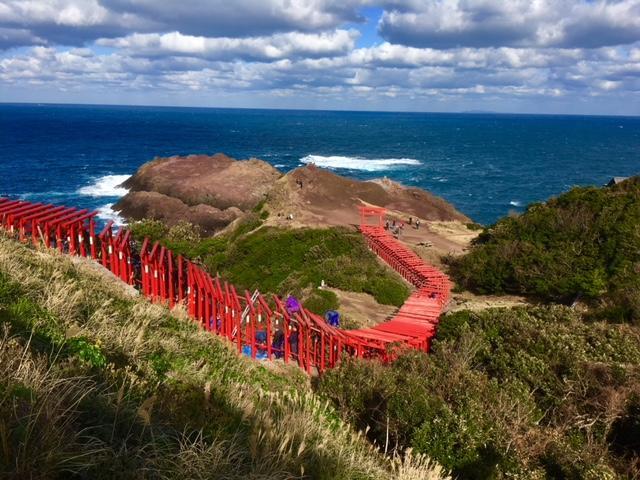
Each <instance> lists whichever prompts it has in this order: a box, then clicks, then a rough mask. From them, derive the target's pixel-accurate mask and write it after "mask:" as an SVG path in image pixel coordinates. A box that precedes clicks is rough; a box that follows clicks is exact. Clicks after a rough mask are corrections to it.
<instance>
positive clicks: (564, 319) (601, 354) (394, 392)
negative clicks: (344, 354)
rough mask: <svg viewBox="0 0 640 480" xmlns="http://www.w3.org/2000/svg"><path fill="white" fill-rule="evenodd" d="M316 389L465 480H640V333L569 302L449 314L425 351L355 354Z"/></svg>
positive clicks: (357, 420) (360, 422)
mask: <svg viewBox="0 0 640 480" xmlns="http://www.w3.org/2000/svg"><path fill="white" fill-rule="evenodd" d="M319 388H320V392H321V393H323V394H324V395H325V396H327V397H329V398H331V399H332V400H333V403H334V405H336V407H337V408H338V409H339V410H340V411H341V412H342V413H343V415H344V417H345V419H347V420H349V421H350V422H353V423H354V424H356V425H357V426H359V427H361V428H365V426H367V425H368V426H370V427H371V428H370V430H369V433H368V434H369V436H370V438H371V439H372V440H375V441H376V442H377V443H378V444H379V445H388V446H389V448H394V447H396V446H400V447H412V448H413V449H414V451H418V452H422V453H426V454H428V455H429V456H430V457H431V458H433V459H435V460H437V461H438V462H440V463H441V464H443V465H444V466H445V467H447V468H451V469H452V470H453V473H454V476H457V478H461V479H478V480H484V479H490V478H492V479H499V478H531V479H542V478H551V479H563V480H564V479H593V480H595V479H613V478H638V477H639V476H640V328H638V327H635V326H631V325H627V324H611V323H606V322H595V323H585V322H583V321H582V319H581V318H580V317H579V316H578V315H577V314H576V313H575V312H574V311H573V310H571V309H569V308H567V307H559V306H555V307H544V308H542V307H540V308H534V307H529V308H514V309H492V310H487V311H484V312H481V313H471V312H467V311H464V312H460V313H456V314H451V315H447V316H444V317H443V319H442V321H441V324H440V329H439V332H438V339H437V341H436V342H435V343H434V347H433V351H432V353H431V354H430V355H428V356H427V355H424V354H419V353H415V352H414V353H410V354H407V355H405V356H403V357H401V358H400V359H398V360H397V361H396V362H395V363H393V364H391V365H388V366H384V365H380V364H377V363H374V362H363V361H357V360H350V361H348V362H346V363H343V364H342V365H341V366H340V367H339V368H337V369H335V370H332V371H329V372H328V373H327V374H326V375H324V376H323V377H322V379H321V382H320V387H319Z"/></svg>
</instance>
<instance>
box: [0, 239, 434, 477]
mask: <svg viewBox="0 0 640 480" xmlns="http://www.w3.org/2000/svg"><path fill="white" fill-rule="evenodd" d="M109 275H110V274H106V273H104V272H102V271H101V269H100V267H96V266H95V265H94V264H92V263H90V262H86V261H84V260H78V259H75V260H72V259H70V258H67V257H62V256H59V255H57V254H55V252H53V253H52V252H49V251H47V252H40V251H35V250H32V249H30V248H27V247H26V246H23V245H20V244H18V243H17V242H15V241H13V240H8V239H6V238H4V237H2V236H0V329H1V331H0V477H2V478H65V479H66V478H91V479H102V478H132V479H133V478H200V479H206V478H224V479H234V478H238V479H240V478H242V479H244V478H254V479H258V478H270V479H271V478H275V479H277V478H287V479H289V478H321V479H322V478H325V479H334V478H342V479H353V478H356V479H366V478H371V479H378V478H382V479H384V478H403V479H414V478H415V479H437V478H442V476H443V475H442V472H441V471H440V470H439V469H438V468H436V467H434V466H430V465H429V464H428V462H427V461H426V459H425V458H424V457H417V456H413V457H412V456H407V457H405V458H404V460H400V459H399V458H396V459H390V458H388V457H385V456H383V455H382V454H380V453H379V452H378V451H377V450H375V449H374V448H373V447H372V446H371V445H370V444H369V443H368V442H367V441H366V440H365V439H364V438H363V437H362V436H361V435H358V434H356V433H355V431H354V430H353V429H352V428H351V427H350V426H349V425H348V424H345V423H344V422H343V421H341V420H340V417H339V415H338V413H337V412H336V411H335V409H334V408H333V407H331V406H329V405H328V404H327V403H326V402H325V401H324V400H321V398H320V397H318V396H317V395H316V394H314V393H313V391H312V390H311V387H310V385H309V380H308V378H307V377H306V376H304V375H303V374H302V373H301V372H299V371H298V370H297V369H296V368H295V367H290V368H285V366H284V365H282V364H277V363H272V364H269V365H265V364H259V363H256V362H253V361H250V360H247V359H244V358H240V357H238V356H237V355H236V353H235V351H234V350H233V349H232V348H230V346H229V345H228V344H227V343H226V342H225V341H223V340H221V339H218V338H216V337H213V336H212V335H210V334H208V333H206V332H204V331H201V330H199V329H198V328H197V327H196V326H194V325H193V324H192V323H191V322H190V320H188V319H187V318H185V316H184V314H183V313H181V312H180V311H174V312H173V313H169V312H168V311H167V310H166V309H165V308H164V307H161V306H157V305H151V304H149V303H148V302H147V301H146V300H144V299H142V298H139V297H135V296H131V292H128V291H127V290H126V289H125V288H124V287H123V286H122V285H121V284H120V283H119V282H117V281H114V280H113V279H111V277H110V276H109Z"/></svg>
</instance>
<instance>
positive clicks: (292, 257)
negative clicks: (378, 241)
mask: <svg viewBox="0 0 640 480" xmlns="http://www.w3.org/2000/svg"><path fill="white" fill-rule="evenodd" d="M256 226H259V222H251V221H249V222H248V223H245V224H241V225H240V226H239V227H238V228H237V229H236V230H235V231H234V232H233V233H232V234H230V235H227V236H222V237H215V238H200V236H199V235H198V233H197V232H196V231H194V230H193V228H192V227H190V226H189V225H188V224H183V225H178V226H176V227H173V228H171V229H169V230H168V229H166V228H165V227H164V226H163V225H162V224H161V223H159V222H157V221H143V222H138V223H134V224H133V225H132V226H131V228H132V230H133V232H134V235H136V237H137V238H139V239H141V238H143V237H144V236H149V237H150V238H152V239H154V240H160V241H161V242H162V243H163V244H165V245H167V246H168V247H169V248H171V249H173V250H174V251H176V252H178V253H183V254H185V255H187V256H188V257H189V258H197V259H200V261H201V262H202V263H203V264H204V265H205V266H206V267H207V268H208V270H209V271H210V272H211V273H212V274H215V273H216V272H219V273H220V274H221V275H222V276H223V277H224V278H226V279H229V280H230V281H232V282H233V283H235V284H236V285H238V286H241V287H244V288H247V289H250V290H253V289H256V288H257V289H259V290H260V291H261V292H269V293H277V294H280V295H284V294H286V293H293V294H296V295H298V296H305V300H306V302H305V305H306V306H307V308H309V309H311V310H312V311H315V312H316V313H319V314H323V313H324V311H325V310H327V309H330V308H336V307H337V301H338V300H337V297H336V296H335V294H333V293H332V292H327V291H325V292H318V291H317V290H316V289H311V290H307V291H310V292H311V293H305V290H306V289H308V288H309V287H316V286H318V285H319V284H320V282H321V281H322V280H324V281H325V282H326V283H327V285H329V286H330V287H335V288H338V289H341V290H346V291H351V292H365V293H369V294H371V295H372V296H373V297H374V298H375V299H376V300H377V301H378V302H379V303H382V304H385V305H395V306H400V305H402V304H403V303H404V301H405V300H406V299H407V297H408V296H409V288H408V287H407V285H406V283H405V282H404V281H403V280H402V278H401V277H400V276H399V275H397V274H396V273H394V272H393V271H391V270H390V269H388V268H385V267H384V266H382V265H381V264H380V262H379V261H378V260H377V258H376V257H375V255H374V254H373V253H371V252H370V251H369V250H368V248H367V247H366V244H365V242H364V240H363V239H362V236H361V235H360V234H359V233H357V232H353V231H350V230H347V229H340V228H327V229H310V228H306V229H296V230H286V229H277V228H259V229H257V230H253V228H254V227H256ZM251 230H253V231H251Z"/></svg>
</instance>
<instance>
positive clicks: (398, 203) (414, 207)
mask: <svg viewBox="0 0 640 480" xmlns="http://www.w3.org/2000/svg"><path fill="white" fill-rule="evenodd" d="M363 204H370V205H376V206H380V207H385V208H387V209H388V210H389V211H390V213H391V212H399V213H402V214H403V215H405V216H413V217H414V218H421V219H423V220H432V221H459V222H469V221H470V220H469V218H468V217H467V216H465V215H464V214H462V213H460V212H459V211H458V210H456V209H455V207H454V206H453V205H451V204H450V203H448V202H446V201H445V200H443V199H442V198H440V197H437V196H435V195H433V194H431V193H429V192H427V191H425V190H421V189H419V188H412V187H405V186H403V185H401V184H399V183H397V182H394V181H392V180H389V179H386V178H385V179H382V180H370V181H358V180H353V179H350V178H346V177H342V176H340V175H336V174H335V173H332V172H330V171H328V170H324V169H321V168H317V167H316V166H314V165H308V166H305V167H301V168H298V169H296V170H293V171H292V172H289V173H288V174H287V175H285V176H284V177H282V178H281V179H280V180H278V181H277V182H276V185H275V186H274V188H273V189H272V190H271V192H270V193H269V196H268V200H267V208H270V209H271V210H272V211H274V212H276V213H281V214H283V215H284V216H285V217H286V216H288V215H289V214H291V215H293V216H294V218H296V217H297V218H298V219H299V220H300V221H301V222H302V223H309V224H328V225H341V224H342V225H344V224H349V223H352V224H353V223H357V222H358V208H357V207H358V206H359V205H363Z"/></svg>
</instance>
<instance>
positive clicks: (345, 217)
mask: <svg viewBox="0 0 640 480" xmlns="http://www.w3.org/2000/svg"><path fill="white" fill-rule="evenodd" d="M124 186H125V187H126V188H128V189H129V193H128V194H127V195H126V196H125V197H123V198H122V199H121V200H120V201H119V202H118V203H117V204H116V205H115V206H114V209H115V210H117V211H119V212H120V214H121V215H122V216H124V217H126V218H128V219H133V220H140V219H143V218H153V219H157V220H161V221H163V222H165V223H166V224H167V225H169V226H171V225H174V224H176V223H178V222H180V221H183V220H186V221H188V222H190V223H193V224H195V225H198V226H199V227H200V228H201V229H202V231H203V232H204V233H205V234H212V233H215V232H218V231H221V230H223V229H224V228H225V227H227V226H228V225H229V224H231V223H232V222H234V220H237V219H239V218H242V217H243V216H244V215H247V214H249V213H250V212H252V211H253V210H254V209H255V208H256V207H257V206H258V205H260V206H263V207H264V211H265V212H267V214H268V218H267V219H266V223H267V224H271V225H278V226H290V227H305V226H309V227H322V226H335V225H353V224H357V223H358V209H357V207H358V206H359V205H377V206H381V207H385V208H387V209H388V210H389V212H390V213H391V214H392V215H396V216H398V218H408V217H409V216H411V217H413V218H419V219H421V220H422V221H439V222H461V223H465V222H469V221H470V220H469V219H468V218H467V217H466V216H465V215H463V214H462V213H460V212H458V211H457V210H456V209H455V208H454V207H453V206H452V205H450V204H449V203H447V202H446V201H445V200H443V199H442V198H439V197H437V196H435V195H433V194H431V193H429V192H426V191H424V190H421V189H419V188H412V187H405V186H403V185H401V184H399V183H397V182H394V181H391V180H388V179H380V180H373V181H358V180H353V179H349V178H346V177H342V176H340V175H336V174H335V173H332V172H330V171H328V170H324V169H320V168H317V167H315V166H314V165H308V166H305V167H300V168H297V169H295V170H293V171H291V172H289V173H287V174H283V173H282V172H280V171H279V170H277V169H276V168H274V167H273V166H271V165H270V164H269V163H267V162H265V161H262V160H258V159H255V158H252V159H249V160H235V159H233V158H231V157H228V156H226V155H224V154H220V153H219V154H216V155H212V156H208V155H189V156H183V157H180V156H175V157H169V158H157V159H155V160H153V161H151V162H148V163H146V164H144V165H143V166H142V167H140V169H139V170H138V171H137V172H136V173H135V174H134V175H133V176H132V177H131V178H129V179H128V180H127V181H126V182H125V183H124Z"/></svg>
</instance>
